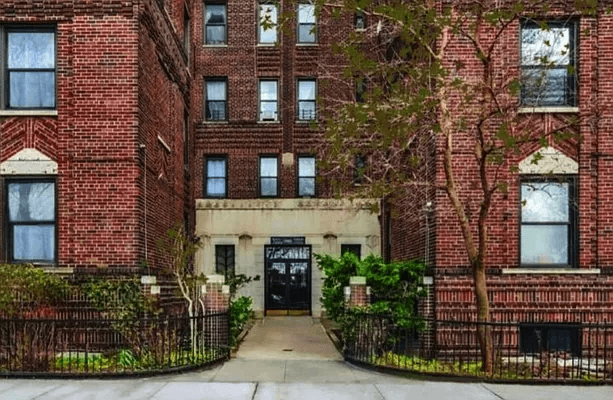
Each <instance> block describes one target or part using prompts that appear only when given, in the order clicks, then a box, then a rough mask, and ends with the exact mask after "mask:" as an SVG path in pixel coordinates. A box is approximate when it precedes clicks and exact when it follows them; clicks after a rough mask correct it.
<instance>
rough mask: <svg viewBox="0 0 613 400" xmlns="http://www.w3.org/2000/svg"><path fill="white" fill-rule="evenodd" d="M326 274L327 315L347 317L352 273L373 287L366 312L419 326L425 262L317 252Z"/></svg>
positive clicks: (325, 297) (324, 292)
mask: <svg viewBox="0 0 613 400" xmlns="http://www.w3.org/2000/svg"><path fill="white" fill-rule="evenodd" d="M315 258H316V259H317V263H318V264H319V268H320V269H321V270H322V272H323V275H324V281H323V286H322V295H323V297H322V299H321V301H322V304H323V305H324V307H325V309H326V313H327V314H328V316H329V317H330V318H331V319H333V320H335V321H337V322H341V323H342V322H343V319H344V318H345V316H346V312H345V295H344V287H345V286H348V285H349V278H350V277H351V276H363V277H365V278H366V284H367V285H368V286H370V288H371V297H372V301H371V305H370V306H369V307H368V308H367V310H365V311H369V312H372V313H377V314H391V315H392V316H393V318H394V322H395V323H396V324H397V325H398V326H400V327H403V328H409V327H415V326H417V325H418V322H419V321H418V319H417V318H416V307H415V306H416V304H417V300H418V298H419V297H421V296H423V295H424V290H423V289H422V288H421V286H420V285H421V282H422V276H423V273H424V265H423V264H422V263H421V262H419V261H406V262H392V263H386V262H384V261H383V259H382V258H381V257H378V256H375V255H369V256H368V257H366V258H365V259H364V260H360V259H359V258H358V257H357V256H356V255H355V254H352V253H350V252H346V253H344V254H343V255H342V256H340V257H338V258H336V257H332V256H330V255H321V254H315Z"/></svg>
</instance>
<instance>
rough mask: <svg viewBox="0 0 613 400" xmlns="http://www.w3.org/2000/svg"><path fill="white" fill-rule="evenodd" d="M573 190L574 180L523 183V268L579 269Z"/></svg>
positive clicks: (526, 181) (528, 181)
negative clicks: (577, 263) (557, 267)
mask: <svg viewBox="0 0 613 400" xmlns="http://www.w3.org/2000/svg"><path fill="white" fill-rule="evenodd" d="M574 188H575V185H574V180H573V179H572V178H566V179H564V180H563V179H561V178H560V179H547V180H542V179H541V180H534V179H531V180H524V181H522V184H521V231H520V235H521V246H520V247H521V260H520V263H521V264H522V265H524V266H559V267H573V266H575V265H576V259H577V254H576V248H577V247H576V242H577V240H576V237H575V232H576V227H575V225H576V223H575V222H576V212H575V208H576V207H575V204H574V202H575V193H574V190H575V189H574Z"/></svg>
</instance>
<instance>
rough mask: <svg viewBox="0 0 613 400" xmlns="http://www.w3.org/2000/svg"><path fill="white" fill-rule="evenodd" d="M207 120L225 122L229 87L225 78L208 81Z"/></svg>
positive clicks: (206, 85) (206, 95) (206, 94)
mask: <svg viewBox="0 0 613 400" xmlns="http://www.w3.org/2000/svg"><path fill="white" fill-rule="evenodd" d="M205 87H206V89H205V90H206V93H205V97H206V105H205V108H206V110H205V118H206V120H207V121H225V120H226V119H227V117H226V110H227V89H226V87H227V85H226V79H225V78H221V79H220V78H217V79H215V78H213V79H207V80H206V84H205Z"/></svg>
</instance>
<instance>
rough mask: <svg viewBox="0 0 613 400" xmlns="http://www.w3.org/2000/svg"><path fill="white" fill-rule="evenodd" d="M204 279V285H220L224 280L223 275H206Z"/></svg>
mask: <svg viewBox="0 0 613 400" xmlns="http://www.w3.org/2000/svg"><path fill="white" fill-rule="evenodd" d="M206 279H207V280H206V283H220V284H222V285H223V283H224V282H225V280H226V278H225V277H224V276H223V275H207V276H206Z"/></svg>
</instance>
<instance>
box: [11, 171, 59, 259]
mask: <svg viewBox="0 0 613 400" xmlns="http://www.w3.org/2000/svg"><path fill="white" fill-rule="evenodd" d="M6 193H7V205H8V207H7V211H8V218H7V228H8V232H7V233H8V235H7V238H8V246H7V247H8V249H9V259H10V261H11V262H14V263H42V264H51V263H54V262H55V261H56V256H55V248H56V245H55V238H56V201H55V181H54V180H51V179H32V180H9V181H7V184H6Z"/></svg>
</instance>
